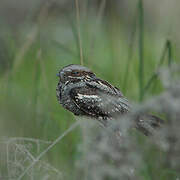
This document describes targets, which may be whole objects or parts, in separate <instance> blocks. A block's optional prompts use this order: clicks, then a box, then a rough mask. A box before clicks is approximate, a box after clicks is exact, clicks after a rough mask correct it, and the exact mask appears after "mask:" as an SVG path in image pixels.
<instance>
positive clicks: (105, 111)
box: [70, 86, 129, 119]
mask: <svg viewBox="0 0 180 180" xmlns="http://www.w3.org/2000/svg"><path fill="white" fill-rule="evenodd" d="M70 96H71V98H72V99H73V101H74V103H75V104H76V105H77V107H78V108H80V110H81V111H83V112H84V115H87V116H91V117H95V118H99V117H102V118H103V119H107V118H108V117H113V116H114V115H115V114H123V113H125V112H128V110H129V106H128V103H127V100H125V99H123V97H122V96H119V95H117V94H116V96H115V95H112V94H110V93H108V92H107V91H106V90H101V89H99V88H98V87H93V86H83V87H78V88H77V87H76V88H73V89H72V90H71V92H70Z"/></svg>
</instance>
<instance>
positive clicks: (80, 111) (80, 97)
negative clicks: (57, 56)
mask: <svg viewBox="0 0 180 180" xmlns="http://www.w3.org/2000/svg"><path fill="white" fill-rule="evenodd" d="M57 76H58V77H59V78H60V80H59V83H58V85H57V88H56V94H57V99H58V101H59V103H60V104H61V105H62V106H63V107H64V108H65V109H67V110H69V111H71V112H72V113H74V114H75V115H77V116H86V117H90V118H93V119H97V120H98V121H99V122H100V123H101V124H102V125H103V126H107V125H108V122H109V121H110V120H111V119H113V118H118V119H119V118H120V117H121V116H122V115H124V114H127V113H128V112H130V111H131V107H130V104H129V102H128V100H127V99H126V98H125V97H124V96H123V94H122V93H121V91H120V90H119V89H118V88H116V87H114V86H112V85H111V84H109V83H108V82H107V81H104V80H101V79H99V78H98V77H97V76H96V75H95V74H94V73H93V72H92V71H91V70H90V69H88V68H87V67H84V66H81V65H74V64H71V65H68V66H65V67H64V68H62V69H61V70H60V71H59V73H58V74H57ZM135 122H136V125H135V126H136V128H137V129H139V130H140V131H141V132H143V133H144V134H145V135H149V134H151V129H154V128H157V127H159V126H160V124H161V122H162V120H161V119H160V118H158V117H156V116H153V115H147V114H143V115H139V116H137V117H136V118H135Z"/></svg>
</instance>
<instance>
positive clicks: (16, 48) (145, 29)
mask: <svg viewBox="0 0 180 180" xmlns="http://www.w3.org/2000/svg"><path fill="white" fill-rule="evenodd" d="M142 2H143V1H142ZM142 2H141V1H138V0H137V1H133V2H132V1H131V0H126V1H125V0H119V1H115V0H113V1H105V0H101V1H100V0H96V1H95V0H93V1H88V0H85V1H83V0H79V1H78V6H79V11H78V8H77V6H76V5H77V4H76V3H77V1H73V0H69V1H65V0H64V1H63V0H61V1H45V0H38V1H37V0H36V1H35V0H34V1H24V0H15V1H11V0H1V1H0V137H30V138H36V139H42V140H47V141H53V140H54V139H55V138H57V137H58V136H60V135H61V134H62V133H63V132H64V131H65V130H66V129H67V128H68V127H70V126H71V124H72V123H73V122H75V118H74V116H73V115H72V114H71V113H70V112H67V111H66V110H64V109H63V108H62V107H61V106H60V105H59V103H58V102H57V99H56V85H57V83H58V78H57V77H56V73H57V72H58V71H59V70H60V69H61V68H62V67H63V66H65V65H68V64H81V63H82V62H81V61H80V59H82V58H83V64H84V65H85V66H88V67H89V68H91V69H92V70H93V72H95V73H96V74H97V76H99V77H100V78H102V79H105V80H107V81H109V82H110V83H111V84H113V85H115V86H116V87H118V88H120V89H121V91H122V92H123V94H124V95H125V96H126V97H127V98H128V99H129V100H130V101H132V102H138V101H141V100H145V99H148V98H150V97H151V96H153V95H158V94H160V93H161V92H162V91H163V87H162V84H161V82H160V80H159V79H158V78H153V81H152V83H151V84H149V85H150V86H148V88H147V89H145V87H146V86H147V84H148V82H150V81H149V80H150V79H151V77H152V75H153V74H154V72H155V71H156V70H157V68H159V67H162V66H166V67H167V66H168V62H169V63H171V62H172V61H173V62H178V61H179V57H180V53H179V47H180V39H179V37H180V36H179V32H180V21H179V16H180V2H179V1H176V0H172V1H167V0H166V1H164V0H153V1H148V2H147V1H144V3H143V4H141V3H142ZM141 5H142V6H141ZM80 50H81V51H82V55H83V57H81V54H80ZM164 52H165V53H164ZM163 53H164V54H165V56H163ZM161 60H162V63H160V61H161ZM159 63H160V64H159ZM158 64H159V65H158ZM153 77H154V76H153ZM142 93H143V94H142ZM81 141H82V134H81V130H80V128H77V129H75V130H73V131H72V132H71V133H69V134H68V135H67V136H66V137H65V138H64V139H63V140H62V141H60V142H59V143H58V144H57V145H55V146H54V147H53V148H52V149H51V150H50V151H49V152H48V153H47V154H46V155H45V156H44V157H43V159H45V160H46V161H47V162H49V163H50V164H52V165H53V166H54V167H56V168H57V169H59V170H60V171H62V172H64V174H65V176H66V177H67V179H73V178H72V177H74V179H76V178H75V177H76V175H77V173H76V166H75V164H76V160H78V159H79V157H80V156H81V152H80V151H79V144H81ZM156 156H157V152H156V151H155V150H154V151H153V150H152V153H151V158H149V160H147V167H148V168H149V169H148V168H147V169H148V170H145V172H143V173H142V177H143V179H145V180H150V179H152V180H154V179H161V178H160V177H163V178H162V179H165V177H164V176H163V175H162V174H163V173H164V171H163V169H162V170H161V171H159V173H160V174H153V173H152V171H153V169H155V167H153V164H152V163H153V162H152V159H155V158H156ZM171 178H172V179H173V178H176V176H174V175H172V176H171Z"/></svg>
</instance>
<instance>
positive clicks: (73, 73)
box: [57, 64, 95, 83]
mask: <svg viewBox="0 0 180 180" xmlns="http://www.w3.org/2000/svg"><path fill="white" fill-rule="evenodd" d="M57 76H58V77H59V78H60V82H61V83H67V82H78V81H82V80H87V79H91V78H94V77H95V74H94V73H93V72H91V70H90V69H88V68H87V67H84V66H81V65H75V64H71V65H68V66H65V67H64V68H63V69H61V70H60V71H59V73H58V74H57Z"/></svg>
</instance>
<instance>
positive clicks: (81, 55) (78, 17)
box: [75, 0, 84, 65]
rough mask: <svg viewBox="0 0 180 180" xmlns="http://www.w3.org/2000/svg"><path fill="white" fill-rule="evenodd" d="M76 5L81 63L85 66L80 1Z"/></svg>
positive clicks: (76, 0) (76, 1)
mask: <svg viewBox="0 0 180 180" xmlns="http://www.w3.org/2000/svg"><path fill="white" fill-rule="evenodd" d="M75 5H76V21H77V31H78V40H79V53H80V63H81V65H83V64H84V63H83V50H82V40H81V29H80V15H79V1H78V0H75Z"/></svg>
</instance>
